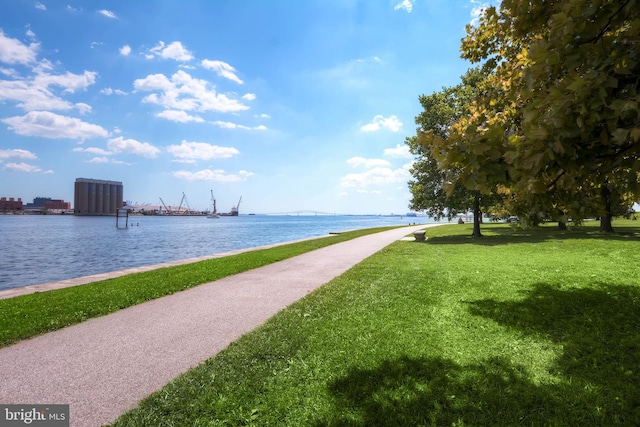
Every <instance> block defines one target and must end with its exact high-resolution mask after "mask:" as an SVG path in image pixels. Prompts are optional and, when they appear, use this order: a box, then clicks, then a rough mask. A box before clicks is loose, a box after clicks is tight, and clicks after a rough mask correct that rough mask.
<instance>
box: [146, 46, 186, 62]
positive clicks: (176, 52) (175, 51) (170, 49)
mask: <svg viewBox="0 0 640 427" xmlns="http://www.w3.org/2000/svg"><path fill="white" fill-rule="evenodd" d="M150 51H151V53H152V54H154V55H157V56H160V57H161V58H164V59H173V60H175V61H180V62H187V61H191V60H192V59H193V54H192V53H191V52H189V50H187V49H186V48H185V47H184V46H182V43H180V42H177V41H176V42H173V43H171V44H169V45H168V46H167V45H165V43H164V42H163V41H160V42H158V44H157V45H156V46H155V47H153V48H151V49H150ZM151 57H153V56H151ZM147 58H149V56H147Z"/></svg>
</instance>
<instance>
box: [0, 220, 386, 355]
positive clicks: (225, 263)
mask: <svg viewBox="0 0 640 427" xmlns="http://www.w3.org/2000/svg"><path fill="white" fill-rule="evenodd" d="M390 228H393V227H381V228H370V229H364V230H356V231H348V232H344V233H340V234H338V235H334V236H330V237H323V238H318V239H312V240H306V241H302V242H296V243H291V244H286V245H281V246H276V247H273V248H269V249H261V250H256V251H250V252H245V253H241V254H238V255H233V256H228V257H223V258H215V259H210V260H206V261H200V262H196V263H192V264H185V265H180V266H175V267H168V268H161V269H158V270H153V271H149V272H144V273H136V274H131V275H127V276H122V277H117V278H114V279H109V280H103V281H99V282H93V283H89V284H85V285H81V286H75V287H71V288H66V289H58V290H53V291H48V292H41V293H35V294H30V295H24V296H20V297H15V298H10V299H5V300H0V347H3V346H7V345H9V344H11V343H14V342H16V341H19V340H22V339H25V338H29V337H33V336H35V335H39V334H42V333H45V332H50V331H54V330H56V329H60V328H63V327H65V326H69V325H73V324H76V323H79V322H82V321H84V320H87V319H90V318H93V317H98V316H102V315H105V314H108V313H113V312H115V311H117V310H121V309H123V308H126V307H130V306H132V305H135V304H139V303H141V302H144V301H149V300H152V299H155V298H159V297H162V296H165V295H169V294H172V293H174V292H179V291H182V290H185V289H188V288H192V287H194V286H197V285H200V284H202V283H206V282H211V281H213V280H218V279H221V278H223V277H226V276H230V275H232V274H237V273H241V272H243V271H246V270H250V269H253V268H257V267H261V266H263V265H266V264H270V263H274V262H277V261H281V260H283V259H286V258H290V257H293V256H296V255H300V254H303V253H305V252H309V251H312V250H315V249H319V248H322V247H325V246H329V245H333V244H335V243H339V242H343V241H346V240H350V239H354V238H356V237H360V236H364V235H366V234H371V233H376V232H379V231H383V230H388V229H390Z"/></svg>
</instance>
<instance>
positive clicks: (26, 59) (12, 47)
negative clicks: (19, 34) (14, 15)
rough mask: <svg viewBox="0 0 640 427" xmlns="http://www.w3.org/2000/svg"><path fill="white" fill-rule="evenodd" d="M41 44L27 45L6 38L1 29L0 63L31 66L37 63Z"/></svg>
mask: <svg viewBox="0 0 640 427" xmlns="http://www.w3.org/2000/svg"><path fill="white" fill-rule="evenodd" d="M39 47H40V44H39V43H31V44H30V45H29V46H27V45H25V44H24V43H22V42H21V41H20V40H18V39H12V38H10V37H7V36H5V34H4V32H3V31H2V29H1V28H0V62H4V63H5V64H30V63H33V62H35V60H36V53H37V51H38V49H39Z"/></svg>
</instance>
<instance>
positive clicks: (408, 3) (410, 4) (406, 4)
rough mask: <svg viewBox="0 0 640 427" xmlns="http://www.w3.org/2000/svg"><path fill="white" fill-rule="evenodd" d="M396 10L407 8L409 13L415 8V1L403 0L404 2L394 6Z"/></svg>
mask: <svg viewBox="0 0 640 427" xmlns="http://www.w3.org/2000/svg"><path fill="white" fill-rule="evenodd" d="M393 9H394V10H402V9H404V10H406V11H407V13H411V11H412V10H413V2H412V1H411V0H402V2H400V3H398V4H397V5H396V6H395V7H394V8H393Z"/></svg>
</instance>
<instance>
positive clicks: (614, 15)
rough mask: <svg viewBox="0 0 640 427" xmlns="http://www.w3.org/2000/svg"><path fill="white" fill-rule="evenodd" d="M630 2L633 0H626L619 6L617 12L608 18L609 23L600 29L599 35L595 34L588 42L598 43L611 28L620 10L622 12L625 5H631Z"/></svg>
mask: <svg viewBox="0 0 640 427" xmlns="http://www.w3.org/2000/svg"><path fill="white" fill-rule="evenodd" d="M629 3H631V0H627V1H626V2H624V3H623V4H622V6H620V8H618V10H616V11H615V13H614V14H613V15H611V16H610V17H609V19H608V20H607V25H605V26H604V27H603V28H602V29H601V30H600V33H598V35H597V36H595V37H594V38H592V39H591V40H588V41H587V43H593V44H596V43H597V42H598V40H600V39H601V38H602V37H603V36H604V34H605V33H606V32H607V30H609V27H610V26H611V21H613V18H615V17H616V15H618V14H619V13H620V12H622V10H623V9H624V8H625V7H627V6H628V5H629Z"/></svg>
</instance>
